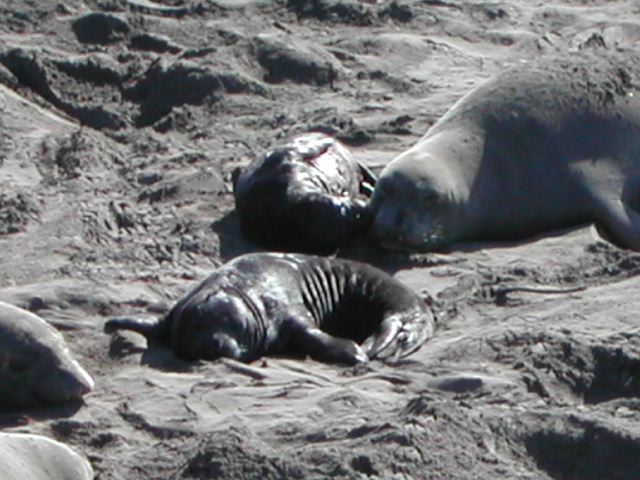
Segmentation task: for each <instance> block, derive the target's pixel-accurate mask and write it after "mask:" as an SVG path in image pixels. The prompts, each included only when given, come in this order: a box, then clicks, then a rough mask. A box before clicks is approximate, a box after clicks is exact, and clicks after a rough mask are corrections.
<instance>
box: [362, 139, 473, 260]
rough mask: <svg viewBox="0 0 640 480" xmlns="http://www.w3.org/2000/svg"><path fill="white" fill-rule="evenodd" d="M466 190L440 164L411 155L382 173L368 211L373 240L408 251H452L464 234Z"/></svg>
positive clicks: (429, 157)
mask: <svg viewBox="0 0 640 480" xmlns="http://www.w3.org/2000/svg"><path fill="white" fill-rule="evenodd" d="M425 165H429V168H425V167H424V166H425ZM463 191H464V188H462V186H461V183H460V181H459V179H458V178H456V176H455V175H454V174H453V173H452V168H451V166H447V165H446V163H445V162H443V161H442V159H437V158H435V157H434V156H433V155H429V154H426V153H425V152H424V151H421V150H420V149H416V148H414V149H411V150H408V151H407V152H405V153H404V154H403V155H401V156H400V157H398V158H397V159H395V160H394V161H393V162H392V163H391V164H389V165H388V166H387V167H386V168H385V169H384V170H383V172H382V174H381V177H380V180H379V181H378V184H377V185H376V189H375V190H374V193H373V197H372V199H371V204H370V208H371V211H372V214H373V217H374V220H373V225H372V235H373V237H374V239H375V241H376V242H377V243H379V244H380V245H382V246H384V247H386V248H390V249H395V250H409V251H418V250H429V251H431V250H439V249H442V248H444V247H446V246H448V245H449V244H451V243H453V242H455V241H456V240H457V239H458V238H459V237H460V235H461V233H460V229H461V223H462V222H461V218H462V217H463V212H464V202H463V201H462V197H463V195H462V192H463Z"/></svg>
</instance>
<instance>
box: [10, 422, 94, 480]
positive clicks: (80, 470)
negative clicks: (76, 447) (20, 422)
mask: <svg viewBox="0 0 640 480" xmlns="http://www.w3.org/2000/svg"><path fill="white" fill-rule="evenodd" d="M0 465H2V474H0V478H2V480H53V479H59V480H91V479H92V478H93V469H92V468H91V464H90V463H89V462H88V461H87V459H86V458H84V457H83V456H81V455H80V454H78V453H76V452H75V451H73V450H71V449H70V448H69V447H67V446H66V445H64V444H62V443H60V442H57V441H55V440H51V439H50V438H47V437H43V436H41V435H31V434H27V433H4V432H0Z"/></svg>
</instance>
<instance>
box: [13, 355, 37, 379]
mask: <svg viewBox="0 0 640 480" xmlns="http://www.w3.org/2000/svg"><path fill="white" fill-rule="evenodd" d="M35 363H36V358H30V357H28V356H26V355H9V358H8V360H7V367H8V368H9V370H10V371H11V372H12V373H15V374H16V375H21V374H23V373H25V372H26V371H27V370H29V367H30V366H31V365H34V364H35Z"/></svg>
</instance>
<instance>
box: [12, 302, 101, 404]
mask: <svg viewBox="0 0 640 480" xmlns="http://www.w3.org/2000/svg"><path fill="white" fill-rule="evenodd" d="M92 389H93V380H92V379H91V377H90V376H89V374H88V373H87V372H86V371H85V370H84V369H83V368H82V367H81V366H80V365H79V364H78V362H77V361H76V360H75V359H74V358H73V357H72V356H71V353H70V352H69V348H68V347H67V344H66V343H65V341H64V338H63V337H62V335H61V334H60V332H58V331H57V330H56V329H55V328H54V327H52V326H51V325H49V324H48V323H47V322H45V321H44V320H43V319H42V318H40V317H38V316H37V315H34V314H33V313H31V312H28V311H26V310H22V309H21V308H18V307H14V306H13V305H9V304H8V303H3V302H0V408H24V407H32V406H36V405H42V404H54V403H64V402H68V401H72V400H79V399H80V398H82V396H83V395H84V394H86V393H88V392H89V391H91V390H92Z"/></svg>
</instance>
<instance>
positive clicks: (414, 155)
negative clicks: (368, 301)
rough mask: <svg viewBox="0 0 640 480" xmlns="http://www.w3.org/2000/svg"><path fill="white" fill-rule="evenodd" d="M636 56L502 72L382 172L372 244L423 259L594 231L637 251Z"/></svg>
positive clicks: (639, 148) (585, 58)
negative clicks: (484, 243) (451, 250)
mask: <svg viewBox="0 0 640 480" xmlns="http://www.w3.org/2000/svg"><path fill="white" fill-rule="evenodd" d="M639 85H640V58H639V55H637V54H636V53H632V52H617V53H612V52H600V51H598V52H581V53H579V52H574V53H572V54H571V57H561V58H558V57H546V58H542V59H540V60H536V61H532V62H528V63H524V64H521V65H518V66H517V67H514V68H512V69H510V70H507V71H505V72H503V73H501V74H499V75H498V76H497V77H495V78H494V79H492V80H489V81H488V82H486V83H484V84H483V85H481V86H479V87H478V88H476V89H475V90H473V91H472V92H470V93H469V94H468V95H466V96H465V97H463V98H462V99H461V100H459V101H458V102H457V103H456V104H455V105H454V106H453V107H452V108H451V109H450V110H449V111H448V112H447V113H446V114H445V115H444V116H443V117H442V118H441V119H440V120H439V121H438V122H437V123H436V124H435V125H433V126H432V127H431V128H430V129H429V131H428V132H427V133H426V134H425V135H424V137H422V138H421V139H420V140H419V141H418V143H417V144H416V145H414V146H413V147H411V148H410V149H409V150H407V151H405V152H404V153H402V154H401V155H399V156H398V157H396V158H395V159H394V160H393V161H391V163H390V164H389V165H388V166H387V167H386V168H385V169H384V170H383V171H382V173H381V174H380V178H379V180H378V183H377V185H376V188H375V191H374V194H373V197H372V200H371V210H372V213H373V215H374V221H373V225H372V234H373V235H372V236H373V237H374V238H375V239H376V240H377V242H378V243H379V244H381V245H383V246H385V247H388V248H391V249H400V250H408V251H430V250H438V249H442V248H445V247H449V246H450V245H451V244H452V243H455V242H462V241H474V240H514V239H520V238H525V237H527V236H531V235H534V234H538V233H542V232H545V231H548V230H552V229H557V228H564V227H568V226H572V225H577V224H580V223H587V222H595V223H596V225H597V226H598V228H599V229H601V230H602V231H604V233H605V236H606V237H608V238H609V239H610V240H611V241H612V242H613V243H615V244H617V245H618V246H621V247H623V248H628V249H633V250H640V213H639V212H640V208H639V206H640V205H639V202H640V91H638V88H639Z"/></svg>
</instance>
